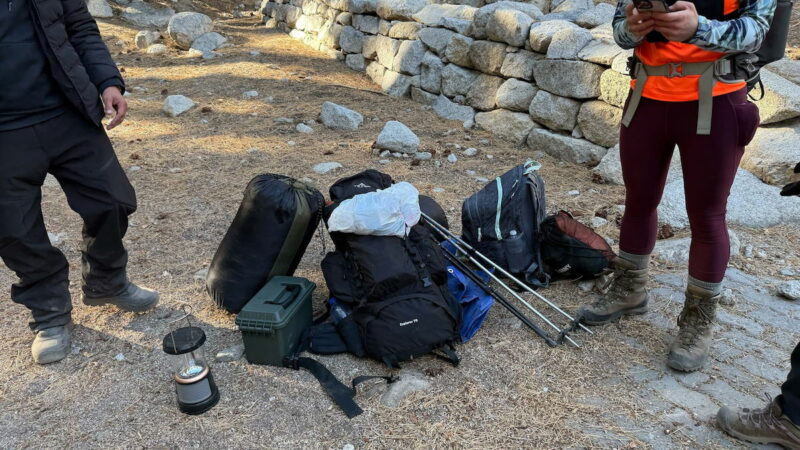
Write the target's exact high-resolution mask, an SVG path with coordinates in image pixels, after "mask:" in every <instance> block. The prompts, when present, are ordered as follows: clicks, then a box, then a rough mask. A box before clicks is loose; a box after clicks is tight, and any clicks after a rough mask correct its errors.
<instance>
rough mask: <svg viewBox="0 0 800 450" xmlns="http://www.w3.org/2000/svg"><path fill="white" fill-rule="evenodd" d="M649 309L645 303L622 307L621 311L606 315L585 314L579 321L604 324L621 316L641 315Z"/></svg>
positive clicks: (594, 324)
mask: <svg viewBox="0 0 800 450" xmlns="http://www.w3.org/2000/svg"><path fill="white" fill-rule="evenodd" d="M649 310H650V309H649V308H648V307H647V304H645V305H642V306H637V307H634V308H631V309H624V310H622V311H617V312H615V313H613V314H610V315H608V316H595V315H591V316H588V317H587V316H586V315H584V316H582V318H581V322H582V323H584V324H586V325H590V326H598V325H605V324H607V323H611V322H614V321H616V320H618V319H620V318H621V317H622V316H641V315H642V314H646V313H647V311H649Z"/></svg>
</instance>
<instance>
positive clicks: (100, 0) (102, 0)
mask: <svg viewBox="0 0 800 450" xmlns="http://www.w3.org/2000/svg"><path fill="white" fill-rule="evenodd" d="M86 8H87V9H88V10H89V14H91V15H92V17H95V18H100V19H108V18H109V17H114V10H113V9H111V5H109V4H108V2H107V1H106V0H88V1H87V2H86Z"/></svg>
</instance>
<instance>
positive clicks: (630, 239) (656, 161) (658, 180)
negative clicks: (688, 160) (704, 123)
mask: <svg viewBox="0 0 800 450" xmlns="http://www.w3.org/2000/svg"><path fill="white" fill-rule="evenodd" d="M667 106H668V104H667V103H666V102H660V101H656V100H651V99H647V98H643V99H642V101H641V103H640V104H639V108H638V109H637V111H636V115H635V116H634V118H633V121H632V122H631V125H630V126H629V127H625V126H623V127H622V128H621V130H620V160H621V162H622V176H623V178H624V180H625V215H624V217H623V219H622V230H621V231H620V243H619V245H620V250H622V251H624V252H626V253H631V254H634V255H649V254H650V252H652V251H653V247H654V246H655V242H656V234H657V230H658V214H657V209H658V204H659V202H660V201H661V195H662V194H663V193H664V185H665V183H666V179H667V174H668V173H669V166H670V162H671V161H672V152H673V149H674V148H675V141H674V139H673V137H672V133H671V129H670V125H669V124H670V122H671V121H670V118H669V117H668V116H667Z"/></svg>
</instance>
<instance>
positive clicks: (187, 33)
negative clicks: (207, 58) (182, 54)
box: [167, 12, 214, 50]
mask: <svg viewBox="0 0 800 450" xmlns="http://www.w3.org/2000/svg"><path fill="white" fill-rule="evenodd" d="M213 29H214V24H213V22H212V21H211V18H210V17H208V16H207V15H205V14H201V13H196V12H181V13H178V14H175V15H174V16H172V17H171V18H170V19H169V26H168V27H167V34H169V37H170V38H172V40H173V41H174V42H175V44H176V45H177V46H178V47H179V48H181V49H183V50H189V48H190V47H191V46H192V42H194V40H195V39H197V38H198V37H200V36H201V35H203V34H205V33H208V32H210V31H211V30H213Z"/></svg>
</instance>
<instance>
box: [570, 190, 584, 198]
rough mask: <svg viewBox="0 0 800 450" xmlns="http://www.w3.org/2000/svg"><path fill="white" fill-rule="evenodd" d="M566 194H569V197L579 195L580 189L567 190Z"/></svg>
mask: <svg viewBox="0 0 800 450" xmlns="http://www.w3.org/2000/svg"><path fill="white" fill-rule="evenodd" d="M567 195H569V196H570V197H577V196H579V195H581V191H578V190H573V191H569V192H567Z"/></svg>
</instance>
